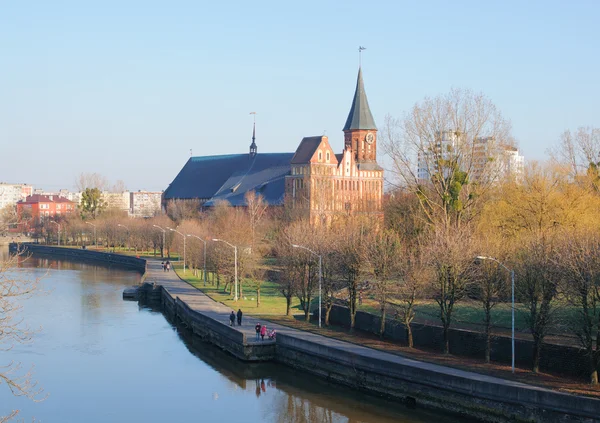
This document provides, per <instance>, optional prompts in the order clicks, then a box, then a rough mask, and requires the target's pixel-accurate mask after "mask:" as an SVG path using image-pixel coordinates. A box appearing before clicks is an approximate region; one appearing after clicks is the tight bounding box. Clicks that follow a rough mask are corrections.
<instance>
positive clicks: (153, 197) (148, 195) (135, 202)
mask: <svg viewBox="0 0 600 423" xmlns="http://www.w3.org/2000/svg"><path fill="white" fill-rule="evenodd" d="M162 195H163V193H162V192H148V191H137V192H131V193H130V204H131V210H130V214H131V216H133V217H152V216H156V215H158V214H160V213H161V201H162Z"/></svg>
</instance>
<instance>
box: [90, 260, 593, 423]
mask: <svg viewBox="0 0 600 423" xmlns="http://www.w3.org/2000/svg"><path fill="white" fill-rule="evenodd" d="M84 251H85V250H84ZM146 282H147V283H145V284H144V285H142V288H141V291H140V293H141V295H142V296H144V297H145V298H146V300H150V301H152V300H154V301H158V303H159V304H160V306H161V309H162V310H163V312H164V313H165V314H166V315H167V316H169V317H170V318H174V319H177V320H179V321H181V322H182V323H184V324H185V325H186V326H188V327H189V328H190V329H191V330H192V331H193V332H194V333H195V334H196V335H198V336H200V337H202V338H204V339H207V340H208V341H210V342H211V343H214V344H215V345H217V346H219V347H220V348H222V349H224V350H226V351H228V352H230V353H231V354H232V355H234V356H236V357H238V358H240V359H242V360H246V361H268V360H274V361H277V362H280V363H284V364H286V365H288V366H291V367H294V368H298V369H301V370H302V371H305V372H309V373H312V374H316V375H319V376H322V377H324V378H325V379H327V380H330V381H335V382H338V383H342V384H344V385H347V386H350V387H353V388H355V389H359V390H363V391H367V392H371V393H375V394H378V395H382V396H387V397H392V398H395V399H397V400H401V401H405V402H407V403H410V404H412V405H415V406H417V407H426V408H432V409H438V410H443V411H447V412H448V411H450V412H453V413H458V414H462V415H466V416H470V417H476V418H479V419H481V420H484V421H491V422H508V421H528V422H562V421H567V420H568V421H579V422H594V421H599V420H598V415H599V414H600V400H596V399H591V398H585V397H580V396H576V395H569V394H564V393H560V392H555V391H551V390H548V389H544V388H539V387H534V386H530V385H526V384H523V383H518V382H514V381H508V380H504V379H499V378H494V377H491V376H485V375H481V374H477V373H473V372H467V371H463V370H458V369H453V368H448V367H444V366H439V365H435V364H432V363H424V362H419V361H416V360H412V359H408V358H405V357H401V356H397V355H393V354H389V353H385V352H382V351H377V350H372V349H369V348H366V347H362V346H359V345H355V344H349V343H347V342H343V341H338V340H335V339H331V338H327V337H324V336H321V335H319V334H313V333H306V332H301V331H298V330H294V329H292V328H287V327H283V326H278V325H274V324H270V323H268V322H267V324H268V325H269V327H270V328H275V329H277V332H278V336H277V341H276V342H260V341H255V340H254V334H253V327H254V324H255V322H256V319H252V318H250V319H245V322H244V325H243V326H242V327H233V328H232V327H230V326H229V325H228V314H229V313H230V312H231V309H230V308H228V307H226V306H224V305H222V304H219V303H216V302H214V301H212V300H211V299H210V298H208V297H207V296H206V295H204V294H203V293H201V292H200V291H198V290H197V289H195V288H193V287H192V286H190V285H189V284H187V283H185V282H183V281H181V280H180V279H179V278H178V277H177V276H176V275H175V274H174V273H173V272H169V273H167V272H163V271H162V269H161V266H160V262H159V261H158V262H157V261H153V260H149V261H148V262H147V266H146ZM263 323H264V321H263Z"/></svg>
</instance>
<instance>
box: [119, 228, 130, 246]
mask: <svg viewBox="0 0 600 423" xmlns="http://www.w3.org/2000/svg"><path fill="white" fill-rule="evenodd" d="M117 226H120V227H122V228H125V230H126V231H127V251H129V228H128V227H127V226H125V225H121V224H120V223H117Z"/></svg>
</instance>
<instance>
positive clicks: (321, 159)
mask: <svg viewBox="0 0 600 423" xmlns="http://www.w3.org/2000/svg"><path fill="white" fill-rule="evenodd" d="M319 161H320V162H321V161H323V153H322V152H321V150H319Z"/></svg>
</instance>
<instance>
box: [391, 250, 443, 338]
mask: <svg viewBox="0 0 600 423" xmlns="http://www.w3.org/2000/svg"><path fill="white" fill-rule="evenodd" d="M398 266H399V267H400V271H399V272H400V280H399V283H398V286H397V287H396V289H397V292H396V295H397V299H398V300H399V301H400V304H399V306H398V310H397V311H398V314H397V316H396V318H398V319H399V320H400V322H401V323H402V324H403V325H404V327H405V328H406V339H407V343H408V347H409V348H412V347H413V346H414V342H413V331H412V322H413V320H414V319H415V315H416V303H417V300H418V299H420V298H424V297H425V292H424V291H426V287H427V283H429V282H430V281H431V280H433V277H434V275H433V274H432V272H431V271H430V270H431V269H430V268H428V267H427V266H425V265H424V263H423V257H422V255H421V252H420V250H419V249H418V248H414V247H407V246H405V247H404V248H403V251H402V252H401V253H400V255H399V257H398Z"/></svg>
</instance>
